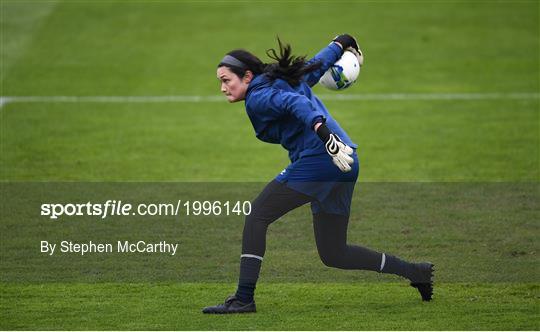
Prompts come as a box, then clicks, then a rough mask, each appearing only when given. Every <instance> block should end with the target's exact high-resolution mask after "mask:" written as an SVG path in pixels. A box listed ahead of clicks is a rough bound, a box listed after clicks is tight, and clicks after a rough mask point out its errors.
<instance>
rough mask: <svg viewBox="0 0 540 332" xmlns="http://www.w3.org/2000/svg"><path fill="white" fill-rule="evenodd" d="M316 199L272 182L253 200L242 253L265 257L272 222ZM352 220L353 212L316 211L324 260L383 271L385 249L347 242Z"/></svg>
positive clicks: (345, 266) (333, 264) (339, 265)
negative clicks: (269, 227) (348, 243)
mask: <svg viewBox="0 0 540 332" xmlns="http://www.w3.org/2000/svg"><path fill="white" fill-rule="evenodd" d="M313 200H314V198H312V197H310V196H307V195H304V194H302V193H299V192H297V191H295V190H292V189H290V188H288V187H287V186H286V185H285V184H282V183H279V182H277V181H276V180H273V181H272V182H270V183H269V184H268V185H267V186H266V187H265V188H264V189H263V191H262V192H261V193H260V194H259V196H258V197H257V198H256V199H255V200H254V201H253V203H252V207H251V214H250V215H249V216H247V217H246V221H245V225H244V233H243V239H242V254H248V255H249V254H251V255H256V256H260V257H264V253H265V250H266V231H267V229H268V226H269V225H270V224H271V223H272V222H274V221H275V220H277V219H279V218H280V217H281V216H283V215H284V214H286V213H287V212H289V211H291V210H294V209H295V208H297V207H300V206H302V205H304V204H306V203H308V202H311V201H313ZM348 223H349V216H341V215H336V214H327V213H317V214H314V215H313V229H314V231H315V240H316V243H317V250H318V252H319V256H320V258H321V260H322V262H323V263H324V264H325V265H327V266H330V267H336V268H340V269H360V270H371V271H379V269H380V265H381V253H379V252H376V251H373V250H370V249H367V248H363V247H359V246H354V245H347V227H348Z"/></svg>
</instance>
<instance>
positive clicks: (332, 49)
mask: <svg viewBox="0 0 540 332" xmlns="http://www.w3.org/2000/svg"><path fill="white" fill-rule="evenodd" d="M341 51H342V50H341V47H339V46H338V45H337V44H336V43H330V45H328V46H327V47H325V48H323V49H322V50H321V51H320V52H319V53H317V55H315V57H313V59H311V60H309V61H308V62H307V65H309V64H312V63H314V62H316V61H320V62H321V67H320V68H319V69H317V70H314V71H312V72H310V73H307V74H306V75H304V81H305V82H306V83H307V84H308V85H309V86H310V87H312V86H314V85H315V84H317V83H318V82H319V80H320V79H321V77H322V76H323V75H324V73H325V72H326V71H327V70H328V68H330V66H332V65H333V64H334V63H336V61H338V60H339V58H340V57H341V53H342V52H341Z"/></svg>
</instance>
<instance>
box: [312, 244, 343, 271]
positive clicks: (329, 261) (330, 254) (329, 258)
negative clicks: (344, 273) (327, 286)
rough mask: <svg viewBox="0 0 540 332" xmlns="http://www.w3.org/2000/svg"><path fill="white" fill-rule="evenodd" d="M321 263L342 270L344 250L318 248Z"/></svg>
mask: <svg viewBox="0 0 540 332" xmlns="http://www.w3.org/2000/svg"><path fill="white" fill-rule="evenodd" d="M318 252H319V258H320V259H321V262H322V263H323V264H324V265H326V266H328V267H335V268H340V267H342V266H343V257H344V254H343V252H342V250H338V249H328V248H318Z"/></svg>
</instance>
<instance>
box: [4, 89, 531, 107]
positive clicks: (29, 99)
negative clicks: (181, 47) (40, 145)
mask: <svg viewBox="0 0 540 332" xmlns="http://www.w3.org/2000/svg"><path fill="white" fill-rule="evenodd" d="M318 96H319V98H320V99H322V100H324V101H347V100H382V101H385V100H491V99H522V100H524V99H540V93H536V92H510V93H498V92H490V93H365V94H321V95H318ZM225 101H226V99H225V97H224V96H197V95H194V96H189V95H185V96H181V95H179V96H2V97H0V108H1V107H2V106H3V105H5V104H8V103H205V102H225Z"/></svg>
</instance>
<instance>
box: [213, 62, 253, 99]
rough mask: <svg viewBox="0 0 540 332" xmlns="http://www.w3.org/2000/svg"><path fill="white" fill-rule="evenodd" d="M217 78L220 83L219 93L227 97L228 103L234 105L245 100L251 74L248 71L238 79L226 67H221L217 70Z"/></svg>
mask: <svg viewBox="0 0 540 332" xmlns="http://www.w3.org/2000/svg"><path fill="white" fill-rule="evenodd" d="M217 78H218V80H219V81H220V82H221V92H223V93H224V94H225V96H227V100H228V101H229V103H234V102H237V101H240V100H244V99H245V98H246V91H247V88H248V86H249V83H250V82H251V79H252V78H253V74H252V73H251V71H249V70H248V71H247V72H246V74H245V75H244V77H243V78H240V77H238V76H236V74H235V73H233V72H232V71H231V70H230V69H229V68H228V67H225V66H222V67H219V68H218V69H217Z"/></svg>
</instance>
